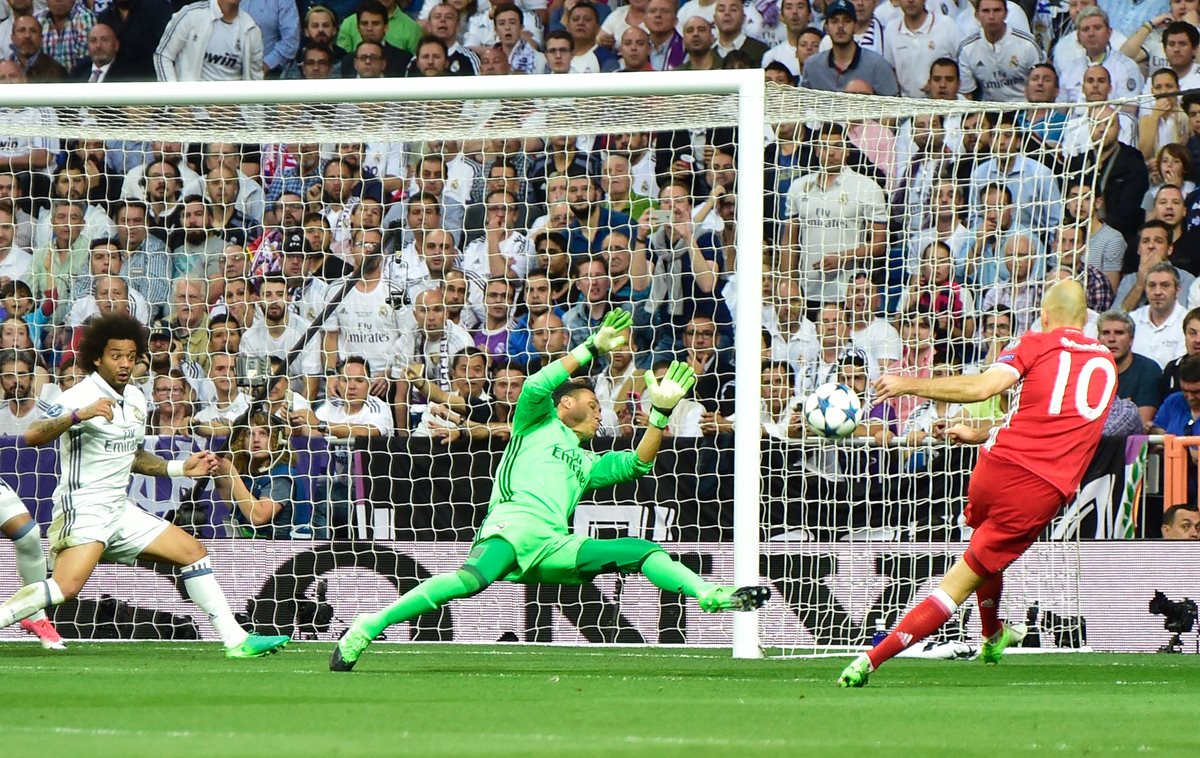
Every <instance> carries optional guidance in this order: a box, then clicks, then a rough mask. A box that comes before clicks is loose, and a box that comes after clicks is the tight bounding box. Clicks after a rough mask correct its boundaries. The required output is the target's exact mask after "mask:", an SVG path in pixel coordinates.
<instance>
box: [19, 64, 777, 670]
mask: <svg viewBox="0 0 1200 758" xmlns="http://www.w3.org/2000/svg"><path fill="white" fill-rule="evenodd" d="M639 95H644V96H672V95H724V96H728V95H736V96H737V98H738V123H737V127H738V132H737V142H736V144H737V145H738V146H739V148H740V149H738V150H737V163H736V165H737V172H738V193H737V195H738V202H737V230H736V239H735V244H736V245H737V250H738V253H739V254H738V256H737V263H736V276H737V288H736V295H737V301H738V303H739V307H738V328H737V329H736V331H735V334H734V351H735V355H737V356H757V355H758V354H759V351H760V346H759V342H760V334H761V332H762V286H761V281H762V276H763V270H762V254H761V251H762V245H763V239H762V228H763V193H764V185H763V171H764V163H763V149H762V148H763V144H764V138H765V123H766V78H765V75H764V72H763V71H762V70H761V69H742V70H728V71H726V70H722V71H703V72H701V71H664V72H639V73H634V74H631V73H619V72H618V73H601V74H562V75H554V76H520V75H506V76H489V77H437V78H420V79H373V80H361V79H355V80H344V79H330V80H321V81H306V80H282V81H246V82H236V83H231V82H187V83H183V82H178V83H166V82H145V83H126V82H120V83H117V82H114V83H102V84H11V85H7V86H4V87H0V107H9V108H28V107H65V108H86V107H93V108H101V107H113V108H118V107H122V106H210V105H211V106H250V105H265V104H299V103H324V104H330V105H333V104H340V103H346V104H353V103H368V102H376V101H393V102H399V101H448V100H463V99H469V100H499V99H506V98H523V99H528V98H564V99H566V98H572V99H580V98H595V97H615V96H639ZM735 379H736V382H737V388H738V391H737V394H736V398H735V401H734V408H735V411H736V417H735V419H734V445H735V449H734V488H733V490H734V507H733V551H734V559H733V573H734V575H733V582H734V584H736V585H738V586H744V585H757V584H759V583H760V582H761V579H760V572H759V552H760V536H759V519H760V511H761V472H760V469H759V466H760V460H759V457H760V456H759V436H760V430H759V415H760V404H761V397H762V387H761V385H760V381H761V379H762V373H761V371H760V369H759V366H758V361H757V360H753V359H751V360H738V361H736V374H735ZM731 617H732V621H731V623H732V625H733V626H732V630H733V634H732V640H733V645H732V651H733V657H734V658H760V657H762V649H761V645H760V637H759V621H758V612H757V611H751V612H746V613H736V614H731Z"/></svg>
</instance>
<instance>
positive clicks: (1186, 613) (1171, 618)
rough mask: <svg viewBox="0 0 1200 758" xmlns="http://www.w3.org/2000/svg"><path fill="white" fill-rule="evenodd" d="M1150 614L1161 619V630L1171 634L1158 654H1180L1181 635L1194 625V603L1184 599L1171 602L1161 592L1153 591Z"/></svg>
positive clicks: (1195, 612) (1195, 610)
mask: <svg viewBox="0 0 1200 758" xmlns="http://www.w3.org/2000/svg"><path fill="white" fill-rule="evenodd" d="M1150 613H1151V614H1152V615H1155V616H1162V617H1163V629H1166V630H1167V631H1168V632H1171V640H1170V641H1169V642H1168V643H1167V644H1166V645H1163V646H1162V647H1160V648H1159V649H1158V652H1160V653H1182V652H1183V640H1182V639H1181V638H1180V635H1181V634H1185V633H1187V632H1190V631H1192V627H1194V626H1195V624H1196V615H1197V609H1196V601H1195V600H1192V599H1191V598H1187V597H1185V598H1184V599H1183V600H1178V601H1176V600H1172V599H1171V598H1169V597H1167V596H1166V595H1164V594H1163V593H1162V592H1159V591H1157V590H1156V591H1155V592H1154V597H1153V598H1151V600H1150Z"/></svg>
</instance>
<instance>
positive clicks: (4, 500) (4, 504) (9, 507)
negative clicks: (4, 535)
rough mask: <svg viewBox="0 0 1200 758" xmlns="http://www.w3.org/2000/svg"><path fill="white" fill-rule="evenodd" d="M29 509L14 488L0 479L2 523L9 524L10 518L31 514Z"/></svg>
mask: <svg viewBox="0 0 1200 758" xmlns="http://www.w3.org/2000/svg"><path fill="white" fill-rule="evenodd" d="M29 515H30V513H29V509H28V508H26V507H25V501H24V500H22V499H21V496H20V495H18V494H17V493H16V492H13V488H12V487H9V486H8V484H7V483H5V482H4V481H2V480H0V524H7V523H8V521H9V519H13V518H16V517H17V516H29Z"/></svg>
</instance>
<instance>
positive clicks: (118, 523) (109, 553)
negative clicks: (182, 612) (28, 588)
mask: <svg viewBox="0 0 1200 758" xmlns="http://www.w3.org/2000/svg"><path fill="white" fill-rule="evenodd" d="M168 526H170V524H168V523H167V522H166V521H164V520H162V519H161V518H159V517H158V516H155V515H154V514H152V513H147V512H146V511H143V510H142V509H141V508H138V507H137V506H136V505H134V504H133V501H131V500H122V501H121V502H120V503H119V504H118V505H117V507H116V508H106V507H102V506H94V505H93V506H87V505H83V506H72V507H70V508H62V507H57V508H55V509H54V521H53V522H51V524H50V530H49V531H48V532H47V533H46V536H47V537H48V538H49V540H50V558H49V560H47V561H46V563H47V565H48V566H49V567H50V568H54V558H55V556H57V555H58V554H59V553H60V552H62V551H63V550H66V549H67V548H69V547H76V546H77V545H87V544H89V543H92V542H100V543H103V544H104V552H103V553H102V554H101V558H103V559H104V560H108V561H113V562H115V563H133V561H134V559H135V558H137V557H138V556H139V555H141V554H142V553H143V552H145V550H146V548H148V547H150V543H152V542H154V540H156V539H158V535H160V534H162V533H163V532H164V531H166V529H167V527H168Z"/></svg>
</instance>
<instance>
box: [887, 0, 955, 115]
mask: <svg viewBox="0 0 1200 758" xmlns="http://www.w3.org/2000/svg"><path fill="white" fill-rule="evenodd" d="M962 38H963V34H962V31H961V30H959V28H958V24H956V23H954V20H953V19H951V18H948V17H947V16H939V15H938V14H936V13H930V14H929V15H928V16H926V18H925V23H923V24H921V26H920V27H919V28H918V29H917V30H916V31H913V30H911V29H909V28H908V26H907V25H905V23H904V18H903V17H901V18H898V19H896V20H895V21H894V22H892V23H891V24H890V25H889V26H888V28H887V29H886V30H885V31H884V36H883V57H884V59H885V60H886V61H887V62H888V63H890V64H892V68H894V69H896V79H897V81H898V82H899V83H900V93H901V94H902V95H904V96H905V97H928V95H926V94H925V85H926V83H928V81H929V66H930V65H931V64H932V63H933V62H934V61H935V60H937V59H938V58H953V57H954V56H955V54H956V53H957V52H958V43H959V42H961V41H962Z"/></svg>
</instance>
